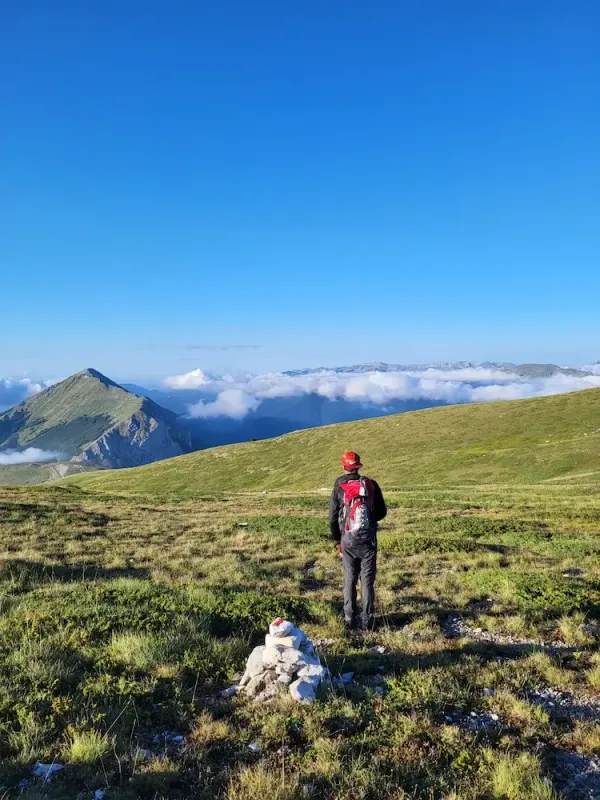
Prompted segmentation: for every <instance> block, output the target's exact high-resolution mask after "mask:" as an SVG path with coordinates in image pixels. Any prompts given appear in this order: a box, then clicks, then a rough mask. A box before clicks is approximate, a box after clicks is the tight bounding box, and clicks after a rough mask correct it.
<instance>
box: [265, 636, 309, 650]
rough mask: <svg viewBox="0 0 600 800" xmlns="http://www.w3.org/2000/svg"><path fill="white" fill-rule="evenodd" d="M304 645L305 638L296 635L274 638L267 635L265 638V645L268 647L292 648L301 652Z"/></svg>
mask: <svg viewBox="0 0 600 800" xmlns="http://www.w3.org/2000/svg"><path fill="white" fill-rule="evenodd" d="M303 643H304V638H303V637H302V636H299V635H294V634H292V635H290V636H273V634H271V633H267V635H266V636H265V645H266V646H267V647H290V648H293V649H294V650H300V647H301V645H302V644H303Z"/></svg>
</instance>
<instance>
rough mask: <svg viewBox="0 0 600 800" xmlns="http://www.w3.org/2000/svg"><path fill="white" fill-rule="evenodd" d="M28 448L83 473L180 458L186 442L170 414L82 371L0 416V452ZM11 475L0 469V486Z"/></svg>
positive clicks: (41, 471)
mask: <svg viewBox="0 0 600 800" xmlns="http://www.w3.org/2000/svg"><path fill="white" fill-rule="evenodd" d="M29 447H34V448H38V449H40V450H44V451H51V452H58V453H60V454H63V456H64V460H68V461H70V462H71V463H73V464H80V465H82V466H83V467H87V468H90V467H91V468H115V467H128V466H135V465H138V464H145V463H149V462H150V461H154V460H156V459H159V458H168V457H172V456H176V455H181V454H182V453H185V452H187V451H188V450H189V449H190V442H189V436H188V434H187V433H186V432H185V431H184V430H183V429H182V428H180V427H179V425H178V418H177V415H176V414H174V413H173V412H171V411H168V410H167V409H163V408H161V407H160V406H159V405H157V404H156V403H154V402H153V401H152V400H149V399H148V398H146V397H140V396H138V395H135V394H133V393H131V392H128V391H127V390H125V389H123V388H122V387H121V386H119V385H118V384H117V383H115V382H114V381H112V380H110V378H107V377H106V376H105V375H102V374H101V373H100V372H98V371H97V370H94V369H86V370H82V371H81V372H78V373H76V374H75V375H72V376H71V377H69V378H67V379H66V380H64V381H61V382H60V383H57V384H55V385H54V386H51V387H50V388H48V389H46V390H45V391H43V392H40V393H39V394H37V395H34V396H33V397H30V398H28V399H27V400H25V401H23V402H22V403H19V405H17V406H15V407H14V408H12V409H10V410H9V411H6V412H5V413H3V414H0V450H16V451H20V450H24V449H26V448H29ZM15 466H20V467H22V466H23V465H15ZM42 466H46V467H48V466H49V465H37V467H38V468H37V469H36V470H31V472H32V474H33V473H34V472H35V473H39V474H40V477H41V476H43V475H45V474H48V475H50V476H52V475H53V474H55V471H54V473H53V471H52V470H51V469H40V467H42ZM11 470H13V467H12V466H9V467H4V468H1V469H0V482H3V474H4V475H10V474H11ZM18 472H23V470H22V469H21V470H13V474H16V473H18ZM44 479H46V478H44ZM10 482H13V481H10Z"/></svg>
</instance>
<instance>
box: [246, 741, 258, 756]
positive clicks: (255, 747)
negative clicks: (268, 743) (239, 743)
mask: <svg viewBox="0 0 600 800" xmlns="http://www.w3.org/2000/svg"><path fill="white" fill-rule="evenodd" d="M248 750H250V751H251V752H253V753H260V745H259V744H256V742H252V744H249V745H248Z"/></svg>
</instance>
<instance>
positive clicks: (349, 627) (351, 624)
mask: <svg viewBox="0 0 600 800" xmlns="http://www.w3.org/2000/svg"><path fill="white" fill-rule="evenodd" d="M355 630H356V621H355V620H353V619H345V620H344V633H353V632H354V631H355Z"/></svg>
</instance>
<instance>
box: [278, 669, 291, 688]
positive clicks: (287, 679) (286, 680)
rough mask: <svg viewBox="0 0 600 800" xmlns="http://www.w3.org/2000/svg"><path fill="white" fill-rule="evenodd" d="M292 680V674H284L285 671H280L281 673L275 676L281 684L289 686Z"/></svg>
mask: <svg viewBox="0 0 600 800" xmlns="http://www.w3.org/2000/svg"><path fill="white" fill-rule="evenodd" d="M291 682H292V676H291V675H286V674H285V672H282V673H281V675H280V676H279V677H278V678H277V683H280V684H281V685H282V686H289V685H290V683H291Z"/></svg>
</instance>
